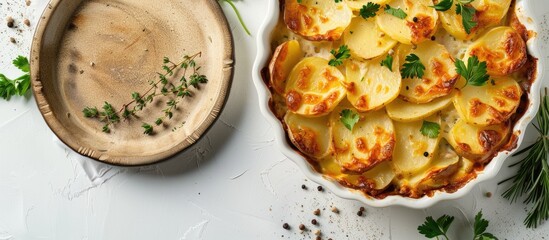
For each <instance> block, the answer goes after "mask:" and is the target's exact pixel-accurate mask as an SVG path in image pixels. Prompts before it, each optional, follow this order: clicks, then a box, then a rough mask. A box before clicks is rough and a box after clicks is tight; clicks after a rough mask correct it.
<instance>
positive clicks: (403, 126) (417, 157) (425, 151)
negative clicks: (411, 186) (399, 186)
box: [392, 116, 442, 175]
mask: <svg viewBox="0 0 549 240" xmlns="http://www.w3.org/2000/svg"><path fill="white" fill-rule="evenodd" d="M426 121H429V122H435V123H439V124H440V117H439V116H431V117H429V118H427V119H426ZM394 125H395V132H396V145H395V151H394V153H393V161H392V164H393V167H394V168H395V171H396V172H397V173H399V174H401V175H413V174H414V173H417V172H419V171H421V170H423V169H425V168H426V167H428V166H429V163H430V162H431V160H432V159H433V157H434V154H433V153H435V151H436V150H437V148H438V144H439V142H440V139H441V138H442V137H441V135H439V136H438V137H437V138H429V137H428V136H424V135H423V134H422V133H421V131H420V130H421V126H422V125H423V121H416V122H408V123H404V122H395V123H394Z"/></svg>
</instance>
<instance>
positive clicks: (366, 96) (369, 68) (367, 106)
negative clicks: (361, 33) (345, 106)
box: [344, 56, 402, 112]
mask: <svg viewBox="0 0 549 240" xmlns="http://www.w3.org/2000/svg"><path fill="white" fill-rule="evenodd" d="M385 57H386V56H382V57H378V58H375V59H372V60H365V61H356V60H352V61H347V65H346V71H347V77H346V78H345V83H344V85H345V87H346V88H347V99H348V100H349V102H351V104H353V106H354V107H355V108H356V109H358V110H359V111H361V112H366V111H370V110H377V109H380V108H382V107H383V106H385V105H387V104H389V103H390V102H391V101H393V100H394V99H395V98H397V97H398V95H399V92H400V85H401V80H402V77H401V76H400V72H398V70H397V67H396V66H398V63H399V59H398V57H395V58H394V59H393V71H391V70H390V69H389V68H387V67H385V66H381V61H383V60H384V59H385Z"/></svg>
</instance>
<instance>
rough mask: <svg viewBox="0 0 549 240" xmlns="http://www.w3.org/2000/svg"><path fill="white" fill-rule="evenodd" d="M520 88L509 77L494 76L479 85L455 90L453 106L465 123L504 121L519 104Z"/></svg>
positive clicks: (478, 123) (497, 122)
mask: <svg viewBox="0 0 549 240" xmlns="http://www.w3.org/2000/svg"><path fill="white" fill-rule="evenodd" d="M521 95H522V90H521V88H520V86H519V84H518V83H517V82H516V81H515V80H514V79H513V78H511V77H502V78H495V80H494V81H493V82H492V83H488V84H486V85H484V86H481V87H476V86H467V87H465V88H464V89H461V90H457V93H456V95H455V97H454V106H455V107H456V110H457V111H458V113H459V115H460V117H461V118H463V119H464V120H465V121H467V123H470V124H476V125H480V126H487V125H494V124H500V123H504V122H506V121H507V120H508V119H509V118H510V117H511V116H512V115H513V114H514V113H515V112H516V110H517V108H518V106H519V104H520V98H521Z"/></svg>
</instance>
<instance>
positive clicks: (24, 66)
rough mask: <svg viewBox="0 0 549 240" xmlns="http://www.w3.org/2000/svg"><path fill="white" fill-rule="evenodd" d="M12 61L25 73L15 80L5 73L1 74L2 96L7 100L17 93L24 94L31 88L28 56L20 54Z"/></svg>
mask: <svg viewBox="0 0 549 240" xmlns="http://www.w3.org/2000/svg"><path fill="white" fill-rule="evenodd" d="M12 63H13V65H14V66H15V67H17V68H18V69H19V70H21V71H23V72H24V73H25V74H23V75H22V76H20V77H18V78H16V79H13V80H12V79H9V78H8V77H6V76H5V75H4V74H0V98H3V99H5V100H10V98H11V97H12V96H15V95H19V96H23V95H25V94H26V93H27V91H28V90H29V88H30V75H29V72H30V64H29V60H28V59H27V58H26V57H23V56H19V57H17V58H16V59H15V60H13V62H12Z"/></svg>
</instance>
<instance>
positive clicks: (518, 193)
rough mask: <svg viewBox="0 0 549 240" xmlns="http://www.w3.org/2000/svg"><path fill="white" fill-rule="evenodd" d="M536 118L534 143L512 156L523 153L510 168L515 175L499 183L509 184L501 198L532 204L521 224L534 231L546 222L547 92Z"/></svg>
mask: <svg viewBox="0 0 549 240" xmlns="http://www.w3.org/2000/svg"><path fill="white" fill-rule="evenodd" d="M536 118H537V122H538V125H535V124H532V125H533V126H534V127H535V128H536V130H537V132H538V133H539V137H538V139H537V140H536V142H534V143H533V144H532V145H530V146H528V147H526V148H525V149H523V150H521V151H519V152H517V153H516V154H515V155H514V156H519V155H523V154H525V153H526V157H524V158H523V159H522V160H520V161H519V162H517V163H515V164H513V165H511V166H510V167H515V166H519V170H518V172H517V174H516V175H514V176H513V177H511V178H509V179H506V180H503V181H502V182H500V184H501V183H503V182H507V181H509V180H512V182H513V183H512V185H511V186H510V187H509V189H507V190H506V191H505V192H504V193H503V197H504V198H506V199H508V200H510V201H511V202H516V201H517V200H518V199H519V198H521V197H522V196H526V198H525V199H524V201H523V202H524V203H525V204H532V208H531V209H530V210H529V211H528V214H527V216H526V219H525V220H524V224H525V225H526V227H528V228H537V227H538V226H539V225H540V224H541V223H543V222H544V221H546V220H547V219H549V163H548V161H549V95H548V92H547V89H545V97H542V100H541V106H540V110H539V112H538V115H537V117H536Z"/></svg>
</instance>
